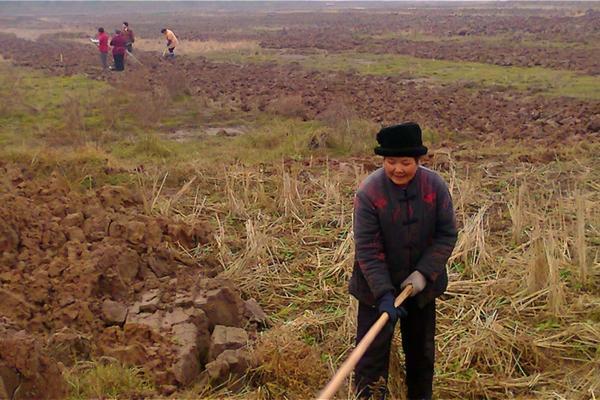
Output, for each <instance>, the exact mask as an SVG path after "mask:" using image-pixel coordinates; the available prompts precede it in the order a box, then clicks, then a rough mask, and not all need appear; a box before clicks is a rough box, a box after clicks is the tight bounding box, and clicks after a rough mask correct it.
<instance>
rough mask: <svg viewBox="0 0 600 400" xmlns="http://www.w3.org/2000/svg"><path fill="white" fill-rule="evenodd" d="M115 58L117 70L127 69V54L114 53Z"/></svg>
mask: <svg viewBox="0 0 600 400" xmlns="http://www.w3.org/2000/svg"><path fill="white" fill-rule="evenodd" d="M113 58H114V59H115V71H123V70H125V54H113Z"/></svg>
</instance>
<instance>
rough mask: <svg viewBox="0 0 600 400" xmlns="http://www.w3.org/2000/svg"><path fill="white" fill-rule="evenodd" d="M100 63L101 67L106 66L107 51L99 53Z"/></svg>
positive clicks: (104, 67)
mask: <svg viewBox="0 0 600 400" xmlns="http://www.w3.org/2000/svg"><path fill="white" fill-rule="evenodd" d="M100 63H102V68H103V69H106V68H108V53H102V52H101V53H100Z"/></svg>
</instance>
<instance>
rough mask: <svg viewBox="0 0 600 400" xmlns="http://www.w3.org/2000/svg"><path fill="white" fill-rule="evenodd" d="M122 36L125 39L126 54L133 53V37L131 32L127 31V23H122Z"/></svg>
mask: <svg viewBox="0 0 600 400" xmlns="http://www.w3.org/2000/svg"><path fill="white" fill-rule="evenodd" d="M122 34H123V36H124V37H125V41H126V43H125V48H126V49H127V51H128V52H130V53H133V42H135V36H134V34H133V31H132V30H131V29H129V22H123V29H122Z"/></svg>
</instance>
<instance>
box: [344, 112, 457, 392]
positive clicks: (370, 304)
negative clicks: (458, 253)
mask: <svg viewBox="0 0 600 400" xmlns="http://www.w3.org/2000/svg"><path fill="white" fill-rule="evenodd" d="M377 141H378V143H379V147H376V148H375V154H378V155H381V156H383V166H382V168H379V169H378V170H376V171H375V172H373V173H372V174H370V175H369V176H368V177H367V178H366V179H365V180H364V181H363V182H362V183H361V185H360V187H359V189H358V191H357V193H356V197H355V201H354V241H355V262H354V269H353V273H352V277H351V279H350V288H349V289H350V293H351V294H352V295H353V296H355V297H356V298H357V299H358V301H359V306H358V322H357V332H356V342H357V343H358V342H360V340H361V339H362V338H363V337H364V335H365V334H366V333H367V331H368V330H369V328H370V327H371V326H372V325H373V323H375V321H376V320H377V319H378V318H379V316H380V315H381V314H383V313H384V312H386V313H388V314H389V316H390V319H389V322H388V324H387V326H386V327H385V328H384V329H383V330H382V331H381V332H380V333H379V335H378V336H377V337H376V339H375V341H374V342H373V344H372V345H371V346H370V347H369V349H368V350H367V351H366V353H365V355H364V356H363V358H362V359H361V360H360V361H359V363H358V364H357V366H356V368H355V371H354V372H355V390H356V393H357V395H358V396H359V398H385V395H386V392H387V387H386V384H387V379H388V366H389V359H390V348H391V343H392V337H393V334H394V325H395V323H396V322H397V320H398V319H399V318H401V322H400V329H401V332H402V348H403V350H404V354H405V358H406V364H405V367H406V385H407V387H408V398H409V399H431V396H432V390H433V371H434V356H435V343H434V335H435V298H436V297H438V296H440V295H441V294H442V293H444V291H445V290H446V287H447V285H448V275H447V272H446V262H447V261H448V258H449V257H450V255H451V253H452V250H453V249H454V245H455V243H456V237H457V232H456V225H455V217H454V209H453V207H452V199H451V198H450V193H449V191H448V187H447V185H446V182H444V180H443V179H442V178H441V177H440V176H439V175H438V174H436V173H435V172H433V171H431V170H429V169H427V168H425V167H422V166H420V165H419V158H420V157H421V156H423V155H425V154H426V153H427V147H425V146H423V143H422V139H421V128H420V127H419V125H417V124H415V123H405V124H400V125H395V126H390V127H387V128H383V129H381V130H380V131H379V133H378V134H377ZM408 284H412V286H413V292H412V294H411V297H409V298H408V299H407V300H406V301H405V302H404V304H403V307H404V308H405V310H406V312H407V314H404V315H403V312H404V310H398V309H396V308H395V307H394V298H395V297H396V296H397V295H398V294H399V293H400V291H401V290H402V289H403V288H404V287H406V286H407V285H408ZM377 388H380V390H377Z"/></svg>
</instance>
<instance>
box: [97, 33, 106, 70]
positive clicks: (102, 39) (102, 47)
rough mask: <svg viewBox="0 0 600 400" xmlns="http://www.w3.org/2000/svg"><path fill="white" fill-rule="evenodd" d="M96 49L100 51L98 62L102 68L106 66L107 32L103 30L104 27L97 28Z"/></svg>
mask: <svg viewBox="0 0 600 400" xmlns="http://www.w3.org/2000/svg"><path fill="white" fill-rule="evenodd" d="M96 39H97V40H98V50H99V51H100V63H101V64H102V68H103V69H107V68H108V34H107V33H106V32H104V28H102V27H100V28H98V35H97V36H96Z"/></svg>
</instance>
